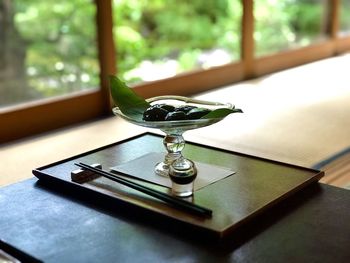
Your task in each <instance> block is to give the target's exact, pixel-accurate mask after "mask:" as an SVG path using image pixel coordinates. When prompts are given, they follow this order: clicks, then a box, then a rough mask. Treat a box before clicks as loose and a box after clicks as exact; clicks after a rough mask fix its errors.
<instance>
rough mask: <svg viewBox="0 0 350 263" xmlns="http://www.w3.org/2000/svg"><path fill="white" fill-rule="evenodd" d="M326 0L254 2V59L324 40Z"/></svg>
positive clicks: (269, 0)
mask: <svg viewBox="0 0 350 263" xmlns="http://www.w3.org/2000/svg"><path fill="white" fill-rule="evenodd" d="M326 6H327V0H318V1H315V0H278V1H277V0H256V1H254V16H255V32H254V39H255V43H256V44H255V47H256V51H255V52H256V54H257V55H258V56H261V55H268V54H272V53H276V52H279V51H283V50H288V49H293V48H297V47H302V46H307V45H310V44H311V43H313V42H316V41H319V40H322V39H323V38H324V37H325V30H326V29H325V26H324V25H325V23H324V21H325V19H326V11H327V10H326Z"/></svg>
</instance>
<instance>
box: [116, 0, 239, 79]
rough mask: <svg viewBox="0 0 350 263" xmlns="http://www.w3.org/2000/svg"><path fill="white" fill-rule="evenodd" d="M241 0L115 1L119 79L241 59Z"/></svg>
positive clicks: (157, 76) (168, 74) (173, 72)
mask: <svg viewBox="0 0 350 263" xmlns="http://www.w3.org/2000/svg"><path fill="white" fill-rule="evenodd" d="M241 15H242V6H241V1H240V0H220V1H218V0H209V1H205V3H204V2H203V0H192V1H174V0H144V1H130V0H114V18H115V23H114V24H115V39H116V47H117V52H118V71H119V72H118V75H119V76H120V77H121V78H123V79H124V80H126V81H127V82H128V83H131V82H134V83H135V82H141V81H152V80H156V79H162V78H168V77H172V76H174V75H176V74H178V73H182V72H186V71H190V70H194V69H206V68H210V67H215V66H219V65H224V64H227V63H230V62H232V61H234V60H237V59H239V57H240V47H239V45H240V24H241V22H240V21H241Z"/></svg>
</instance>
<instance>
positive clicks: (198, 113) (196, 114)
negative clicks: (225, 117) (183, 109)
mask: <svg viewBox="0 0 350 263" xmlns="http://www.w3.org/2000/svg"><path fill="white" fill-rule="evenodd" d="M209 112H211V110H209V109H206V108H194V109H192V110H190V111H189V112H187V114H186V116H187V119H189V120H195V119H200V118H202V117H203V116H205V115H207V114H208V113H209Z"/></svg>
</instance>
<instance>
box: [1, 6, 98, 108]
mask: <svg viewBox="0 0 350 263" xmlns="http://www.w3.org/2000/svg"><path fill="white" fill-rule="evenodd" d="M2 2H3V5H2V7H3V8H2V10H1V12H2V17H4V19H6V21H4V22H3V23H8V24H9V26H7V27H5V31H4V32H3V33H2V37H3V41H1V44H0V45H2V48H1V49H0V52H1V55H0V58H1V60H2V63H1V65H2V66H1V68H0V73H1V75H0V76H1V82H0V107H6V106H11V105H15V104H18V103H23V102H28V101H33V100H39V99H45V98H49V97H53V96H60V95H66V94H69V93H74V92H78V91H81V90H87V89H97V87H98V86H99V77H98V76H99V66H98V60H97V47H96V39H95V38H96V30H95V22H94V18H95V13H96V7H95V5H94V4H93V3H91V1H89V0H75V1H55V0H46V1H40V0H31V1H28V0H16V1H2Z"/></svg>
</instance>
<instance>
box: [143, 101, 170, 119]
mask: <svg viewBox="0 0 350 263" xmlns="http://www.w3.org/2000/svg"><path fill="white" fill-rule="evenodd" d="M161 106H162V105H160V104H156V105H153V106H151V107H149V108H147V109H146V110H145V112H144V113H143V120H145V121H164V120H165V116H167V114H168V113H169V112H168V111H167V110H165V109H163V108H162V107H161Z"/></svg>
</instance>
